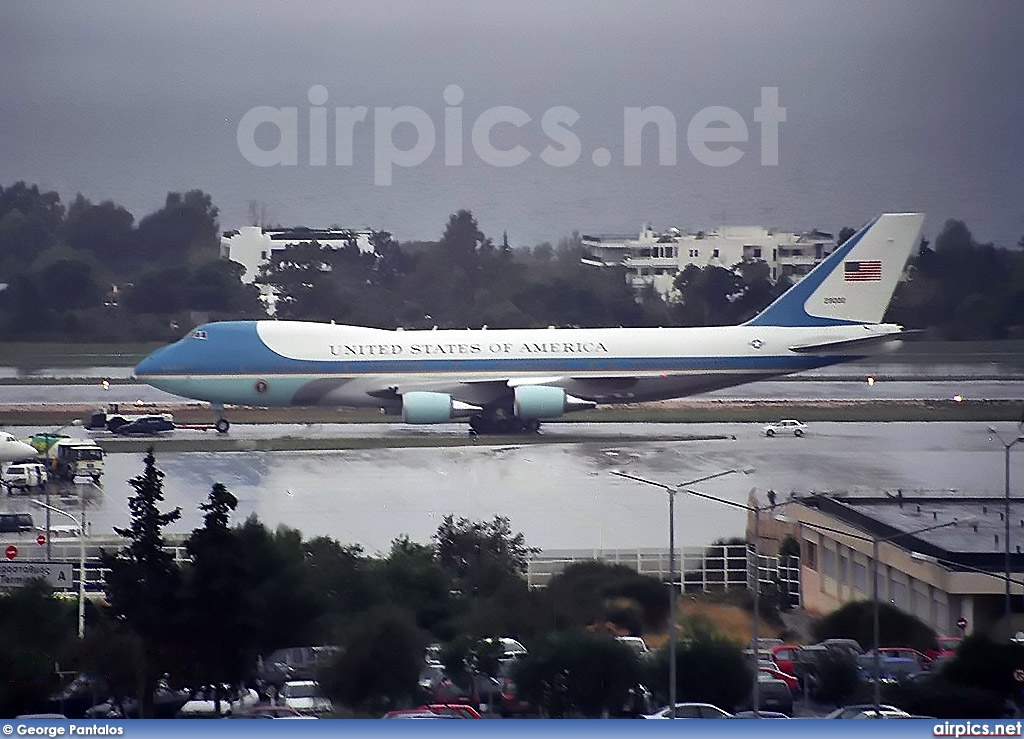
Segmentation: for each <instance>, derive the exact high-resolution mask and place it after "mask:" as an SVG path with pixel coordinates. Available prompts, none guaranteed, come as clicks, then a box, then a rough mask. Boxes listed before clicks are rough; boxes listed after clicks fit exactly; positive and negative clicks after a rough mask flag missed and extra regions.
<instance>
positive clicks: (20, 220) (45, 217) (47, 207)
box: [0, 182, 64, 271]
mask: <svg viewBox="0 0 1024 739" xmlns="http://www.w3.org/2000/svg"><path fill="white" fill-rule="evenodd" d="M63 218H64V206H63V205H61V203H60V195H58V194H57V193H56V192H42V193H41V192H39V188H38V187H37V186H36V185H32V186H31V187H29V186H28V185H26V184H25V182H16V183H14V184H13V185H11V186H10V187H8V188H7V189H4V188H3V187H0V271H3V269H4V265H5V264H8V265H10V264H22V265H25V264H29V263H31V262H32V261H33V260H34V259H35V258H36V257H37V256H39V255H40V254H41V253H42V252H44V251H45V250H46V249H48V248H49V247H50V246H52V245H53V244H54V243H55V242H56V240H57V234H58V232H59V230H60V226H61V221H62V219H63Z"/></svg>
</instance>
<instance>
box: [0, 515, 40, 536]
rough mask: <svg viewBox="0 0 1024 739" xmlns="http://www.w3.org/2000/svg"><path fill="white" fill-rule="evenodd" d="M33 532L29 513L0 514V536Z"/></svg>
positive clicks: (34, 528) (34, 526) (33, 525)
mask: <svg viewBox="0 0 1024 739" xmlns="http://www.w3.org/2000/svg"><path fill="white" fill-rule="evenodd" d="M35 530H36V525H35V523H34V522H33V521H32V514H31V513H0V534H25V533H29V532H34V531H35Z"/></svg>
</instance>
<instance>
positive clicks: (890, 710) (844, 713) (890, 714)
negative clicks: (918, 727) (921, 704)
mask: <svg viewBox="0 0 1024 739" xmlns="http://www.w3.org/2000/svg"><path fill="white" fill-rule="evenodd" d="M878 709H879V710H878V713H879V714H880V715H879V716H878V718H910V714H909V713H907V712H906V711H904V710H902V709H899V708H897V707H896V706H890V705H887V704H885V703H882V704H879V706H878ZM825 718H875V704H874V703H857V704H854V705H851V706H843V707H841V708H837V709H836V710H834V711H832V713H830V714H828V715H827V716H825Z"/></svg>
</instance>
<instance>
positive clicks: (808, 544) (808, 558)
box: [803, 539, 818, 572]
mask: <svg viewBox="0 0 1024 739" xmlns="http://www.w3.org/2000/svg"><path fill="white" fill-rule="evenodd" d="M803 562H804V564H805V565H806V566H807V569H809V570H814V571H815V572H817V570H818V545H817V544H815V543H814V542H813V541H807V540H806V539H804V557H803Z"/></svg>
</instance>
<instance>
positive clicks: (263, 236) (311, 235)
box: [220, 226, 373, 315]
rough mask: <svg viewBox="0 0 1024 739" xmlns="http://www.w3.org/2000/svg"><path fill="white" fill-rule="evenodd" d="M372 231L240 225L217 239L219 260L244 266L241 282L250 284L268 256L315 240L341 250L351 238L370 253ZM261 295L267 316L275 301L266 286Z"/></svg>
mask: <svg viewBox="0 0 1024 739" xmlns="http://www.w3.org/2000/svg"><path fill="white" fill-rule="evenodd" d="M372 237H373V231H371V230H370V229H365V228H364V229H346V228H262V227H261V226H243V227H242V228H238V229H235V230H234V231H225V232H224V233H223V234H222V235H221V238H220V256H221V259H228V260H230V261H232V262H237V263H238V264H240V265H242V266H243V267H245V273H244V274H243V275H242V282H244V283H246V284H252V282H253V281H254V280H255V279H256V278H257V277H258V276H259V273H260V268H261V267H262V266H263V265H265V264H268V263H269V262H270V255H271V254H272V253H273V252H275V251H279V250H281V249H287V248H288V247H289V246H295V245H296V244H303V243H306V242H309V241H315V242H317V243H318V244H320V245H321V246H323V247H326V248H328V249H342V248H344V247H346V246H348V245H349V244H350V243H352V242H353V241H354V242H355V244H356V246H358V247H359V250H360V251H362V252H373V242H372ZM260 298H261V299H262V300H263V303H264V305H266V306H267V311H268V312H269V313H270V315H273V314H274V304H275V303H276V302H277V301H276V297H275V295H274V293H273V290H272V289H271V287H270V286H269V285H260Z"/></svg>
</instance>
